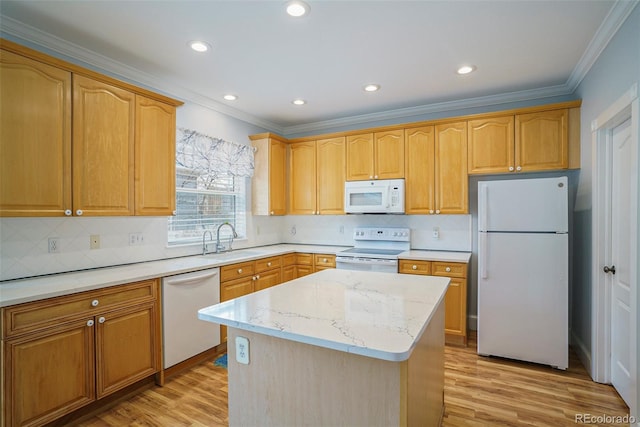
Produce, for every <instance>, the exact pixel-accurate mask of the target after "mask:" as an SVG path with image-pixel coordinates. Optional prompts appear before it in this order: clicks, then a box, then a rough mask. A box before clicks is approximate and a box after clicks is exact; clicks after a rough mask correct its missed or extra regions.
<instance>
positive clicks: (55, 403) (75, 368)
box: [3, 319, 96, 426]
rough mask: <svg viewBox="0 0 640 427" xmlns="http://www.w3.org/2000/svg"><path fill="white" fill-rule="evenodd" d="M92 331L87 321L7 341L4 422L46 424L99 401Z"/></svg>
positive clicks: (14, 424) (5, 350)
mask: <svg viewBox="0 0 640 427" xmlns="http://www.w3.org/2000/svg"><path fill="white" fill-rule="evenodd" d="M94 329H95V328H94V327H93V326H89V325H87V319H83V320H79V321H75V322H73V323H67V324H64V326H61V327H57V328H54V329H50V330H48V331H47V332H45V333H33V334H29V335H25V336H23V337H20V338H16V339H9V340H7V341H4V342H3V344H4V367H3V368H4V370H5V371H4V372H5V373H6V374H5V384H4V399H6V400H5V401H4V408H3V412H4V417H5V423H4V425H7V426H21V425H44V424H45V423H46V422H49V421H52V420H54V419H56V418H59V417H61V416H62V415H65V414H67V413H69V412H72V411H74V410H76V409H78V408H80V407H82V406H84V405H86V404H87V403H90V402H91V401H93V400H95V396H96V393H95V374H94V366H95V365H94Z"/></svg>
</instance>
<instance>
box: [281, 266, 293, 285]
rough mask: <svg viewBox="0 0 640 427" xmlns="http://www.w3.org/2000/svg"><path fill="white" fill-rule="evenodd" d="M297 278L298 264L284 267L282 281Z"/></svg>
mask: <svg viewBox="0 0 640 427" xmlns="http://www.w3.org/2000/svg"><path fill="white" fill-rule="evenodd" d="M295 278H296V266H295V265H288V266H286V267H282V282H283V283H284V282H288V281H289V280H293V279H295Z"/></svg>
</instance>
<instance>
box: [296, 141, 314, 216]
mask: <svg viewBox="0 0 640 427" xmlns="http://www.w3.org/2000/svg"><path fill="white" fill-rule="evenodd" d="M289 149H290V153H289V171H290V172H289V213H290V214H293V215H314V214H315V213H316V210H317V209H316V188H317V186H316V142H315V141H309V142H299V143H296V144H291V145H290V147H289Z"/></svg>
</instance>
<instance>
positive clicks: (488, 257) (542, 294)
mask: <svg viewBox="0 0 640 427" xmlns="http://www.w3.org/2000/svg"><path fill="white" fill-rule="evenodd" d="M567 184H568V180H567V177H558V178H537V179H517V180H503V181H480V182H478V354H480V355H486V356H500V357H506V358H510V359H517V360H523V361H527V362H535V363H541V364H545V365H551V366H553V367H556V368H559V369H567V367H568V364H569V341H568V339H569V338H568V334H569V313H568V311H569V307H568V305H569V302H568V299H569V295H568V293H569V290H568V274H569V262H568V260H569V236H568V215H569V213H568V185H567Z"/></svg>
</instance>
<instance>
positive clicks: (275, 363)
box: [198, 269, 449, 426]
mask: <svg viewBox="0 0 640 427" xmlns="http://www.w3.org/2000/svg"><path fill="white" fill-rule="evenodd" d="M448 283H449V279H448V278H445V277H432V276H411V275H404V274H393V273H371V272H362V271H347V270H335V269H329V270H323V271H320V272H318V273H315V274H312V275H309V276H305V277H301V278H299V279H296V280H292V281H290V282H287V283H283V284H281V285H278V286H275V287H272V288H269V289H265V290H263V291H259V292H255V293H253V294H250V295H246V296H244V297H240V298H236V299H234V300H230V301H226V302H224V303H221V304H217V305H215V306H211V307H207V308H203V309H201V310H199V312H198V317H199V318H200V319H202V320H206V321H210V322H214V323H220V324H223V325H226V326H227V327H228V328H229V329H228V330H229V335H228V343H229V344H228V348H227V349H228V369H229V425H230V426H246V425H260V426H294V425H308V426H327V425H349V426H356V425H362V426H394V425H398V426H405V425H408V426H435V425H439V422H440V418H441V414H442V409H443V389H444V295H445V292H446V289H447V286H448ZM245 338H246V340H247V341H248V346H247V345H246V344H244V345H243V346H242V347H240V344H242V343H243V342H245V341H244V339H245ZM238 350H240V353H242V354H238ZM241 356H245V357H246V358H247V359H248V364H244V363H240V362H239V361H238V358H240V359H242V357H241ZM245 361H246V360H245Z"/></svg>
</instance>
